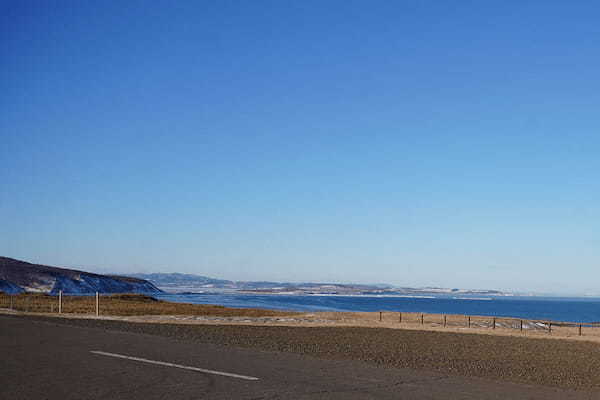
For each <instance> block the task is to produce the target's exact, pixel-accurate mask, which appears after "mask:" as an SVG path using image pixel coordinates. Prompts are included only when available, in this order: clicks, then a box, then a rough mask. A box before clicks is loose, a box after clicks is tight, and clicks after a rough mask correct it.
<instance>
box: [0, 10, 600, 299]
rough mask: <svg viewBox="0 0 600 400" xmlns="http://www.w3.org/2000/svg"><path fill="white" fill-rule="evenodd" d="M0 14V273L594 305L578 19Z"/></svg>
mask: <svg viewBox="0 0 600 400" xmlns="http://www.w3.org/2000/svg"><path fill="white" fill-rule="evenodd" d="M488 3H490V2H488ZM0 10H1V12H0V15H1V17H0V19H1V22H0V45H1V46H0V59H1V60H2V64H1V65H2V72H1V74H0V85H1V86H0V87H1V92H0V93H1V94H0V107H1V109H2V118H1V119H0V136H1V137H0V138H1V142H0V143H1V145H0V161H1V169H0V221H1V224H0V254H1V255H5V256H10V257H15V258H21V259H25V260H29V261H33V262H41V263H46V264H51V265H67V266H76V267H81V268H84V269H88V270H96V271H112V272H114V271H117V272H122V273H127V272H142V271H143V272H151V271H154V272H156V271H165V272H168V271H178V272H188V273H197V274H203V275H209V276H215V277H221V278H229V279H247V280H250V279H251V280H290V281H337V282H387V283H392V284H399V285H407V286H430V285H436V286H444V287H463V288H500V289H510V290H533V291H541V292H555V293H578V294H584V293H596V294H597V293H600V287H599V286H598V282H599V281H600V229H599V228H600V222H599V221H600V201H599V200H600V179H599V178H598V175H599V172H600V131H599V128H600V112H598V110H599V108H600V79H598V71H600V51H598V49H599V48H600V24H598V23H597V22H598V20H600V6H599V5H598V4H597V3H596V2H576V3H567V2H558V1H557V2H553V1H539V2H536V1H527V2H517V1H515V2H497V3H494V4H491V3H490V4H484V3H483V2H468V1H465V2H422V1H415V2H412V1H410V2H409V1H406V2H400V1H398V2H378V1H375V2H370V1H369V2H367V1H339V2H338V1H314V2H313V1H303V2H283V1H273V2H264V1H256V2H243V1H239V2H229V1H214V2H208V1H205V2H200V1H193V2H192V1H190V2H184V1H180V2H166V1H165V2H160V1H155V2H146V1H139V2H135V1H131V2H121V1H114V2H109V1H106V2H100V3H97V4H95V5H92V4H88V2H45V1H39V2H31V1H12V2H10V1H8V2H7V1H5V2H2V4H1V5H0Z"/></svg>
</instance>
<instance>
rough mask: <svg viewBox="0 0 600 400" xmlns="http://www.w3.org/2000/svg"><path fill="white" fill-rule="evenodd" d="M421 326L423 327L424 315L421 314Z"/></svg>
mask: <svg viewBox="0 0 600 400" xmlns="http://www.w3.org/2000/svg"><path fill="white" fill-rule="evenodd" d="M421 325H423V314H421Z"/></svg>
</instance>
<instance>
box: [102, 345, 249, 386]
mask: <svg viewBox="0 0 600 400" xmlns="http://www.w3.org/2000/svg"><path fill="white" fill-rule="evenodd" d="M90 353H93V354H98V355H101V356H108V357H115V358H122V359H125V360H132V361H139V362H145V363H148V364H155V365H162V366H165V367H173V368H181V369H187V370H190V371H196V372H203V373H205V374H212V375H221V376H227V377H229V378H237V379H244V380H247V381H257V380H258V378H255V377H253V376H246V375H239V374H232V373H230V372H221V371H213V370H210V369H204V368H196V367H188V366H187V365H180V364H173V363H169V362H164V361H155V360H148V359H146V358H140V357H132V356H126V355H123V354H116V353H107V352H105V351H98V350H95V351H90Z"/></svg>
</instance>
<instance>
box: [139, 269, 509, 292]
mask: <svg viewBox="0 0 600 400" xmlns="http://www.w3.org/2000/svg"><path fill="white" fill-rule="evenodd" d="M132 276H135V277H136V278H141V279H146V280H148V281H150V282H152V283H153V284H155V285H156V286H157V287H159V288H161V289H163V290H165V291H167V292H172V293H182V292H196V293H198V292H211V291H212V292H219V291H237V292H251V293H272V294H277V293H290V294H337V295H375V296H380V295H387V296H417V297H422V296H439V297H453V296H467V297H469V296H471V297H472V296H504V295H505V294H504V293H503V292H500V291H497V290H468V289H445V288H432V287H430V288H409V287H394V286H392V285H387V284H371V285H366V284H341V283H321V282H316V283H315V282H304V283H290V282H270V281H258V282H252V281H229V280H223V279H215V278H209V277H206V276H202V275H192V274H179V273H153V274H132Z"/></svg>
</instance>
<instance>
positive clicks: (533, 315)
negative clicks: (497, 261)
mask: <svg viewBox="0 0 600 400" xmlns="http://www.w3.org/2000/svg"><path fill="white" fill-rule="evenodd" d="M156 297H158V298H161V299H163V300H167V301H174V302H182V303H196V304H218V305H223V306H227V307H241V308H266V309H272V310H293V311H403V312H423V313H435V314H464V315H486V316H496V317H516V318H523V319H534V320H538V319H539V320H552V321H567V322H600V299H599V298H558V297H543V298H542V297H498V298H491V299H486V300H481V299H462V298H461V299H457V298H448V297H445V298H444V297H439V298H409V297H376V296H318V295H306V296H302V295H257V294H229V293H228V294H221V293H220V294H164V295H159V296H156Z"/></svg>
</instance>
